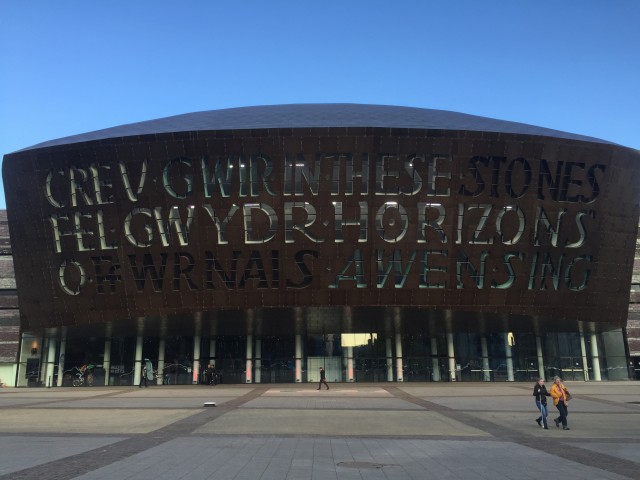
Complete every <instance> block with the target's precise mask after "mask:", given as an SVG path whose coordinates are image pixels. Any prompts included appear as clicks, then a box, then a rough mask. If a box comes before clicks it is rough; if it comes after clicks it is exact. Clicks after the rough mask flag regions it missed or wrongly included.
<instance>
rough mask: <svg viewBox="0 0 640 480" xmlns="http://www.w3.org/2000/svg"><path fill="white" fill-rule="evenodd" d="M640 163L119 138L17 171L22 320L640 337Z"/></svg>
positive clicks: (284, 133) (448, 142)
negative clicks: (637, 292)
mask: <svg viewBox="0 0 640 480" xmlns="http://www.w3.org/2000/svg"><path fill="white" fill-rule="evenodd" d="M639 160H640V158H639V155H638V152H636V151H633V150H631V149H627V148H624V147H620V146H616V145H612V144H607V143H598V142H589V141H579V140H572V139H563V138H553V137H545V136H534V135H522V134H512V133H498V132H496V133H493V132H481V131H465V130H429V129H407V128H403V129H392V128H377V127H362V128H358V127H349V128H338V127H335V128H334V127H332V128H275V129H246V130H223V131H206V130H205V131H187V132H180V133H159V134H155V135H143V136H126V137H114V138H107V139H101V140H95V141H85V142H79V143H69V144H62V145H54V146H46V147H41V148H37V147H36V148H32V149H28V150H24V151H21V152H16V153H13V154H10V155H7V156H5V158H4V165H3V170H4V171H3V174H4V182H5V188H6V194H7V204H8V211H9V222H10V224H9V226H10V230H11V237H12V241H13V258H14V262H15V273H16V281H17V285H18V289H19V302H20V308H21V315H22V325H23V328H25V329H37V328H42V327H53V326H59V325H87V324H95V323H101V322H106V321H113V320H122V319H127V318H135V317H149V316H161V315H168V316H171V315H184V314H190V313H193V312H206V311H215V310H218V309H234V308H236V309H244V308H268V307H294V306H303V307H304V306H329V305H331V306H341V305H350V306H402V307H418V308H433V309H448V310H452V311H455V312H467V313H483V314H499V315H522V316H529V317H533V316H537V317H542V318H548V319H552V318H553V319H559V320H562V319H565V320H578V321H590V322H607V323H609V324H612V325H618V326H619V325H623V324H624V322H625V320H626V315H627V310H628V304H627V301H628V295H629V287H628V285H629V281H630V276H631V272H632V265H633V254H634V249H635V243H636V229H637V224H638V213H639V211H638V198H639V192H638V180H637V179H638V178H639V167H640V163H639Z"/></svg>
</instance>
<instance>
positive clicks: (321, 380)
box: [318, 378, 329, 390]
mask: <svg viewBox="0 0 640 480" xmlns="http://www.w3.org/2000/svg"><path fill="white" fill-rule="evenodd" d="M323 383H324V386H325V387H327V390H329V385H328V384H327V381H326V380H325V379H324V378H321V379H320V383H319V384H318V390H320V387H322V384H323Z"/></svg>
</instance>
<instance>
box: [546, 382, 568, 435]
mask: <svg viewBox="0 0 640 480" xmlns="http://www.w3.org/2000/svg"><path fill="white" fill-rule="evenodd" d="M550 393H551V396H552V397H553V404H554V405H555V406H556V408H557V409H558V412H560V416H559V417H558V418H555V419H554V420H553V421H554V423H555V424H556V427H557V428H560V424H562V429H563V430H571V429H570V428H569V426H568V425H567V416H568V415H569V410H568V409H567V406H568V404H569V400H570V399H571V395H570V394H569V390H567V388H566V387H565V386H564V385H563V384H562V379H561V378H560V377H554V378H553V385H552V386H551V392H550Z"/></svg>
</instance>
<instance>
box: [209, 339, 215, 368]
mask: <svg viewBox="0 0 640 480" xmlns="http://www.w3.org/2000/svg"><path fill="white" fill-rule="evenodd" d="M215 358H216V339H215V338H211V339H210V340H209V362H214V363H215Z"/></svg>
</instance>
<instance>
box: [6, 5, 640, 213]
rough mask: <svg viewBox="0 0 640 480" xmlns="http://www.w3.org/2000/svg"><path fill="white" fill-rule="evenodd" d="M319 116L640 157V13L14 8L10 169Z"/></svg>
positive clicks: (589, 8)
mask: <svg viewBox="0 0 640 480" xmlns="http://www.w3.org/2000/svg"><path fill="white" fill-rule="evenodd" d="M320 102H331V103H334V102H340V103H342V102H347V103H375V104H388V105H405V106H414V107H423V108H436V109H443V110H453V111H458V112H464V113H470V114H475V115H483V116H488V117H493V118H499V119H503V120H512V121H518V122H524V123H530V124H533V125H538V126H543V127H549V128H554V129H558V130H564V131H568V132H572V133H579V134H583V135H590V136H594V137H599V138H603V139H606V140H610V141H613V142H616V143H619V144H622V145H626V146H629V147H633V148H636V149H640V1H637V0H616V1H612V2H605V1H602V0H564V1H557V0H553V1H552V0H537V1H534V0H530V1H524V0H523V1H513V0H499V1H498V0H496V1H492V0H482V1H481V0H467V1H456V0H451V1H440V0H433V1H427V0H424V1H395V2H382V1H375V0H369V1H354V0H342V1H333V0H325V1H322V2H305V1H300V0H297V1H277V0H274V1H264V0H263V1H244V2H243V1H224V2H223V1H205V0H202V1H186V0H185V1H180V2H177V1H168V0H167V1H162V0H155V1H151V0H136V1H131V0H127V1H124V0H113V1H108V2H106V1H105V2H95V1H94V2H87V1H75V0H64V1H51V0H29V1H18V0H4V1H2V2H1V3H0V154H1V155H4V154H6V153H10V152H13V151H15V150H18V149H21V148H24V147H28V146H31V145H34V144H36V143H39V142H42V141H45V140H51V139H55V138H59V137H64V136H67V135H73V134H78V133H84V132H88V131H92V130H97V129H101V128H107V127H112V126H116V125H121V124H125V123H131V122H137V121H143V120H150V119H154V118H159V117H164V116H169V115H175V114H180V113H188V112H195V111H202V110H210V109H219V108H228V107H239V106H249V105H268V104H282V103H320ZM8 181H10V179H9V180H8ZM0 193H1V196H0V208H4V206H5V201H4V193H3V192H0Z"/></svg>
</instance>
